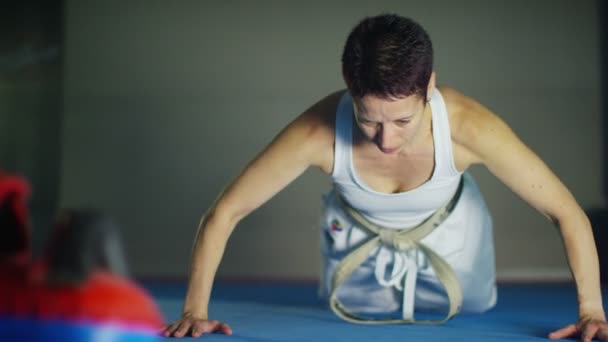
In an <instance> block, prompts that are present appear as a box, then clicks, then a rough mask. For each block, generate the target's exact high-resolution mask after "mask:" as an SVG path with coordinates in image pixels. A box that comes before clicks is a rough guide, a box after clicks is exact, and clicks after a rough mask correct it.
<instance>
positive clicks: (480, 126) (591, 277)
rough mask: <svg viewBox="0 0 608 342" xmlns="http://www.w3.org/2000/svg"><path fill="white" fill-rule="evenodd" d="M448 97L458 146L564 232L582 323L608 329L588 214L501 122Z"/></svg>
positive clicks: (452, 94) (475, 105)
mask: <svg viewBox="0 0 608 342" xmlns="http://www.w3.org/2000/svg"><path fill="white" fill-rule="evenodd" d="M443 92H445V93H447V98H449V102H450V103H452V107H453V108H454V109H455V112H456V113H455V115H453V117H454V118H455V120H454V121H455V124H454V127H455V128H456V129H453V131H452V136H453V140H454V142H455V143H456V144H458V145H460V146H462V147H464V149H465V150H466V151H468V152H470V153H469V155H470V156H472V158H471V162H472V163H479V164H483V165H485V166H486V167H487V168H488V170H489V171H490V172H491V173H492V174H493V175H495V176H496V177H497V178H498V179H499V180H500V181H502V182H503V183H504V184H505V185H506V186H507V187H509V188H510V189H511V190H512V191H513V192H515V193H516V194H517V195H519V196H520V197H521V198H522V199H523V200H524V201H526V202H527V203H528V204H530V205H531V206H532V207H534V208H535V209H536V210H538V211H539V212H540V213H541V214H543V215H544V216H545V217H547V218H548V219H549V220H551V221H552V222H553V223H554V224H556V225H557V226H558V227H559V230H560V233H561V236H562V238H563V241H564V246H565V250H566V254H567V258H568V263H569V265H570V269H571V271H572V275H573V277H574V280H575V282H576V289H577V294H578V303H579V318H580V321H582V322H584V321H589V320H597V321H601V322H604V323H603V324H604V327H606V325H605V319H606V317H605V313H604V309H603V307H602V294H601V288H600V279H599V262H598V257H597V251H596V247H595V246H596V245H595V241H594V238H593V232H592V230H591V224H590V223H589V220H588V218H587V216H586V215H585V213H584V211H583V210H582V209H581V207H580V206H579V205H578V203H577V202H576V200H575V199H574V197H573V196H572V194H571V193H570V192H569V191H568V189H567V188H566V187H565V186H564V184H563V183H562V182H561V181H560V180H559V179H558V178H557V176H556V175H555V174H554V173H553V172H552V171H551V170H550V169H549V167H547V165H546V164H545V163H544V162H543V161H542V160H541V159H540V158H539V157H538V156H537V155H536V154H535V153H534V152H532V151H531V150H530V149H529V148H528V147H527V146H526V145H525V144H524V143H523V142H522V141H521V140H520V139H519V138H518V137H517V136H516V135H515V134H514V133H513V131H512V130H511V129H510V128H509V127H508V126H507V125H506V124H505V123H504V122H503V121H502V120H501V119H500V118H498V117H497V116H496V115H495V114H493V113H492V112H491V111H490V110H488V109H487V108H486V107H484V106H482V105H481V104H479V103H477V102H476V101H474V100H472V99H470V98H467V97H465V96H464V95H462V94H459V93H457V92H456V91H454V90H447V91H445V90H444V91H443ZM581 328H582V329H585V327H583V326H582V325H581ZM570 330H572V328H570ZM570 330H569V331H570ZM591 330H592V329H591ZM591 330H590V331H591ZM596 330H597V329H596ZM575 332H579V333H581V335H586V334H588V333H590V332H587V333H585V332H583V331H574V330H572V331H571V334H573V333H575ZM591 332H592V331H591ZM558 335H559V336H562V335H561V334H558ZM558 335H555V336H558ZM593 335H595V332H593ZM551 337H554V336H551Z"/></svg>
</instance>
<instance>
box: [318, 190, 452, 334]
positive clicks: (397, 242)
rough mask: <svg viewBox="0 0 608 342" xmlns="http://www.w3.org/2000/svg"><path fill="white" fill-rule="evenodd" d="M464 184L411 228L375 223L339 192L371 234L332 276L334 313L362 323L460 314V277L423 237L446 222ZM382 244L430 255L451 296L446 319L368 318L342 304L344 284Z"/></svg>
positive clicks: (405, 321) (352, 214) (404, 321)
mask: <svg viewBox="0 0 608 342" xmlns="http://www.w3.org/2000/svg"><path fill="white" fill-rule="evenodd" d="M462 187H463V181H462V179H461V180H460V183H459V184H458V188H457V190H456V193H455V194H454V196H452V199H450V200H449V201H448V203H447V204H445V205H444V206H443V207H441V208H440V209H439V210H437V211H436V212H435V213H433V214H432V215H431V216H430V217H428V218H427V219H426V220H424V221H423V222H422V223H420V224H419V225H417V226H415V227H413V228H411V229H391V228H384V227H380V226H378V225H376V224H374V223H372V222H369V221H368V220H367V219H365V218H364V217H363V216H362V215H361V214H360V213H359V212H358V211H357V210H355V209H353V208H352V207H351V206H350V205H349V204H348V203H346V201H344V200H343V199H342V198H341V197H340V196H339V195H336V196H337V197H338V200H339V201H340V202H341V204H342V207H343V208H344V209H345V211H346V213H348V215H349V216H350V217H351V218H353V219H354V220H355V221H356V222H357V223H359V224H360V228H363V229H365V230H367V231H368V232H369V233H370V237H369V239H368V240H367V241H365V242H364V243H363V244H362V245H360V246H359V247H357V248H355V249H354V250H353V251H352V252H350V253H349V254H348V255H346V256H345V257H344V258H343V259H342V261H341V262H340V263H339V264H338V266H337V267H336V270H335V273H334V274H333V277H332V282H331V292H330V293H331V295H330V299H329V304H330V307H331V309H332V310H333V311H334V313H335V314H336V315H338V316H339V317H340V318H342V319H344V320H345V321H348V322H351V323H358V324H441V323H445V322H446V321H448V320H449V319H450V318H452V317H453V316H454V315H456V314H457V313H458V312H459V311H460V307H461V305H462V289H461V287H460V283H459V282H458V278H457V277H456V273H455V272H454V270H453V269H452V267H451V266H450V265H449V264H448V263H447V262H446V261H445V260H444V259H443V258H442V257H441V256H440V255H438V254H437V253H435V252H434V251H433V250H432V249H431V248H429V247H428V246H426V245H425V244H424V243H422V242H421V240H422V239H424V237H426V236H427V235H429V234H430V233H431V232H432V231H433V230H434V229H435V228H437V227H438V226H439V225H440V224H441V223H442V222H443V221H445V219H446V218H447V217H448V215H449V214H450V213H451V212H452V210H453V209H454V207H455V206H456V203H457V202H458V199H459V197H460V194H461V193H462ZM381 245H384V246H387V247H389V248H393V249H395V250H397V251H400V252H405V251H410V250H419V251H421V252H422V253H423V254H424V255H425V256H426V258H427V259H428V261H429V263H430V265H431V267H432V268H433V270H434V271H435V274H436V275H437V278H438V279H439V281H440V282H441V284H442V285H443V286H444V288H445V290H446V293H447V296H448V301H449V310H448V313H447V315H446V316H445V317H444V318H443V319H440V320H420V321H417V320H415V319H414V318H413V315H412V316H411V318H407V317H403V319H392V318H389V319H368V318H363V317H360V316H357V315H356V314H354V313H352V312H349V311H348V310H347V309H346V308H345V307H344V306H343V305H342V304H341V303H340V301H339V300H338V296H337V293H338V289H339V288H340V286H341V285H342V284H343V283H344V282H345V281H346V280H347V279H348V278H349V277H350V276H351V274H352V273H353V272H354V271H355V270H356V269H357V268H358V267H359V266H360V265H361V264H362V263H363V262H364V261H365V260H366V259H367V258H368V257H369V254H370V253H371V252H372V251H373V250H374V249H375V248H377V247H379V246H381ZM414 281H415V278H414ZM414 285H415V284H410V285H409V288H411V289H413V286H414ZM406 286H407V284H406ZM405 290H406V289H405V288H404V291H405ZM412 310H413V306H412Z"/></svg>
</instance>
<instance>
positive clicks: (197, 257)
mask: <svg viewBox="0 0 608 342" xmlns="http://www.w3.org/2000/svg"><path fill="white" fill-rule="evenodd" d="M235 225H236V222H235V221H234V220H230V219H229V218H227V217H225V216H222V215H218V214H217V213H214V214H208V215H205V216H204V217H203V219H202V220H201V223H200V225H199V228H198V232H197V235H196V238H195V242H194V245H193V248H192V265H191V269H190V279H189V282H188V293H187V295H186V299H185V302H184V308H183V314H184V315H189V316H192V317H196V318H202V319H207V318H208V305H209V297H210V295H211V288H212V286H213V279H214V278H215V273H216V271H217V268H218V265H219V263H220V261H221V259H222V255H223V254H224V249H225V247H226V242H227V241H228V237H229V236H230V233H231V232H232V230H233V229H234V226H235Z"/></svg>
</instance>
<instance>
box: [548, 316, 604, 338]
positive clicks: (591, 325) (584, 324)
mask: <svg viewBox="0 0 608 342" xmlns="http://www.w3.org/2000/svg"><path fill="white" fill-rule="evenodd" d="M572 336H580V338H581V341H583V342H591V340H593V339H594V338H596V339H598V340H599V341H601V342H608V323H607V322H606V320H604V319H594V318H581V319H579V321H578V323H576V324H570V325H568V326H566V327H564V328H561V329H559V330H556V331H554V332H552V333H550V334H549V338H550V339H552V340H558V339H562V338H567V337H572Z"/></svg>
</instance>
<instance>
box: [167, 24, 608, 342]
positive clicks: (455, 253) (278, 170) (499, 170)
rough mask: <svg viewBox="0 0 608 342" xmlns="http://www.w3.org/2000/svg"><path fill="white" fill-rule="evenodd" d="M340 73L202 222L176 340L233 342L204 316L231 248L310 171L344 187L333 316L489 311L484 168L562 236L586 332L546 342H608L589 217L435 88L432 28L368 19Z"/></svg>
mask: <svg viewBox="0 0 608 342" xmlns="http://www.w3.org/2000/svg"><path fill="white" fill-rule="evenodd" d="M342 68H343V70H342V71H343V76H344V80H345V82H346V85H347V88H348V89H347V90H346V91H338V92H335V93H333V94H330V95H328V96H327V97H325V98H324V99H322V100H320V101H319V102H318V103H316V104H315V105H313V106H312V107H311V108H309V109H308V110H306V111H305V112H304V113H302V114H301V115H300V116H298V117H297V118H296V119H295V120H294V121H293V122H291V123H290V124H289V125H288V126H287V127H286V128H285V129H284V130H283V131H282V132H281V133H280V134H279V135H278V136H277V137H276V138H275V139H274V141H273V142H272V143H271V144H270V145H269V146H268V147H267V148H266V149H265V150H264V151H263V152H262V153H260V154H259V155H258V156H257V158H255V159H254V160H253V161H252V162H251V163H250V164H249V165H248V166H247V167H246V168H245V170H244V171H243V172H242V173H241V175H239V177H237V179H236V180H235V181H234V182H233V183H232V184H231V185H230V186H229V187H228V188H227V189H226V190H225V191H224V192H223V193H222V194H221V196H219V198H218V199H217V200H216V201H215V203H214V204H213V205H212V207H211V208H210V209H209V210H208V212H207V213H206V215H205V216H204V218H203V220H202V221H201V224H200V227H199V232H198V235H197V237H196V242H195V245H194V249H193V264H192V269H191V274H190V281H189V286H188V294H187V296H186V300H185V305H184V309H183V315H182V318H181V319H179V320H178V321H176V322H175V323H173V324H171V325H169V326H167V327H166V328H165V335H166V336H175V337H181V336H184V335H186V334H188V333H190V334H192V335H193V336H200V335H201V334H203V333H209V332H221V333H226V334H230V333H231V329H230V327H229V326H228V325H227V324H224V323H220V322H217V321H211V320H209V318H208V316H207V305H208V303H209V294H210V292H211V285H212V282H213V278H214V275H215V272H216V270H217V266H218V264H219V262H220V259H221V256H222V254H223V251H224V247H225V244H226V241H227V239H228V237H229V235H230V233H231V232H232V230H233V229H234V227H235V226H236V224H237V223H238V222H239V221H240V220H241V219H243V218H244V217H245V216H246V215H248V214H249V213H251V212H252V211H253V210H254V209H256V208H258V207H259V206H260V205H262V204H263V203H264V202H266V201H267V200H268V199H270V198H271V197H272V196H273V195H275V194H276V193H277V192H279V191H280V190H281V189H283V188H284V187H285V186H287V185H288V184H289V183H290V182H291V181H293V180H294V179H295V178H297V177H298V176H299V175H301V174H302V173H303V172H304V171H305V170H306V169H307V168H308V167H310V166H314V167H318V168H320V169H321V170H322V171H323V172H325V173H327V174H328V175H330V176H331V177H332V179H333V183H334V189H333V191H332V192H330V193H329V194H327V195H326V196H325V197H324V211H323V215H322V217H321V226H322V252H323V256H324V261H325V263H324V265H325V267H324V279H322V282H321V290H322V291H321V292H322V293H323V294H324V295H326V296H327V297H329V300H330V304H331V307H332V309H333V310H334V311H335V312H336V314H338V315H339V316H340V317H342V318H344V319H346V320H349V321H354V322H358V323H370V322H371V323H376V322H381V323H382V322H386V321H385V320H380V321H375V320H371V319H370V318H368V317H369V316H370V314H373V315H375V316H376V317H377V316H378V315H379V316H381V317H382V318H383V319H384V318H386V319H388V320H389V322H414V321H415V319H414V316H413V312H414V311H415V310H432V311H446V310H447V311H448V314H447V316H446V318H445V319H449V318H450V317H451V316H452V315H454V314H456V313H457V312H458V311H460V310H462V311H469V312H483V311H485V310H487V309H489V308H491V307H492V306H494V304H495V301H496V286H495V272H494V247H493V244H492V227H491V225H492V223H491V219H490V216H489V214H488V211H487V208H486V206H485V204H484V201H483V198H482V197H481V194H480V193H479V191H478V189H477V186H476V185H475V182H474V180H473V178H472V177H471V176H470V175H469V174H467V173H465V171H466V170H467V169H468V168H469V167H470V166H471V165H474V164H483V165H485V166H486V167H487V168H488V169H489V170H490V172H491V173H492V174H494V175H495V176H496V177H497V178H498V179H500V180H501V181H502V182H503V183H505V184H506V185H507V186H508V187H509V188H510V189H512V190H513V191H514V192H515V193H517V194H518V195H519V196H520V197H521V198H522V199H524V200H525V201H526V202H528V203H529V204H530V205H531V206H533V207H534V208H536V209H537V210H538V211H539V212H540V213H542V214H543V215H545V216H546V217H547V218H548V219H550V220H551V221H553V222H554V223H555V224H556V225H558V226H559V228H560V231H561V234H562V236H563V240H564V243H565V247H566V250H567V255H568V260H569V264H570V267H571V269H572V273H573V275H574V279H575V281H576V285H577V291H578V300H579V322H578V323H577V324H573V325H570V326H568V327H565V328H562V329H560V330H557V331H555V332H553V333H551V334H550V335H549V337H550V338H563V337H566V336H572V335H576V334H578V335H580V336H581V338H582V339H585V340H590V338H593V337H597V338H601V339H602V340H604V341H608V325H607V324H606V319H605V314H604V310H603V307H602V300H601V291H600V286H599V272H598V261H597V252H596V250H595V244H594V240H593V235H592V232H591V227H590V224H589V221H588V219H587V217H586V216H585V214H584V212H583V210H582V209H581V208H580V207H579V206H578V204H577V203H576V201H575V199H574V198H573V197H572V195H571V194H570V192H569V191H568V190H567V189H566V188H565V186H564V185H563V184H562V183H561V182H560V181H559V180H558V178H557V177H556V176H555V175H554V174H553V173H552V172H551V171H550V170H549V169H548V167H547V166H546V165H545V164H544V163H543V162H542V161H541V160H540V159H539V157H537V156H536V155H535V154H534V153H533V152H532V151H531V150H530V149H529V148H527V147H526V146H525V145H524V144H523V143H522V142H521V141H520V140H519V139H518V138H517V137H516V135H515V134H514V133H513V132H512V131H511V130H510V129H509V127H508V126H507V125H506V124H505V123H504V122H503V121H502V120H501V119H499V118H498V117H497V116H496V115H495V114H493V113H492V112H491V111H489V110H488V109H487V108H485V107H484V106H482V105H481V104H479V103H478V102H476V101H475V100H473V99H471V98H468V97H466V96H464V95H463V94H461V93H459V92H458V91H456V90H454V89H450V88H448V87H436V84H435V74H434V72H433V49H432V45H431V41H430V39H429V37H428V35H427V33H426V32H425V31H424V29H423V28H422V27H420V26H419V25H418V24H417V23H415V22H413V21H412V20H410V19H407V18H403V17H399V16H396V15H381V16H377V17H372V18H366V19H365V20H363V21H362V22H361V23H359V24H358V25H357V26H356V27H355V28H354V29H353V31H352V32H351V34H350V35H349V37H348V40H347V42H346V45H345V48H344V53H343V56H342ZM389 270H390V272H389ZM396 312H398V316H399V318H398V319H396V318H395V313H396Z"/></svg>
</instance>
